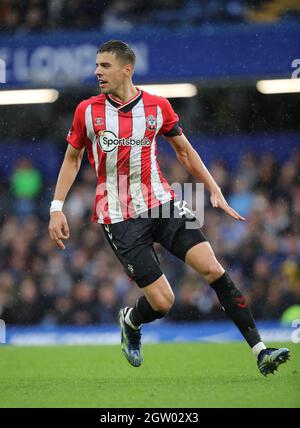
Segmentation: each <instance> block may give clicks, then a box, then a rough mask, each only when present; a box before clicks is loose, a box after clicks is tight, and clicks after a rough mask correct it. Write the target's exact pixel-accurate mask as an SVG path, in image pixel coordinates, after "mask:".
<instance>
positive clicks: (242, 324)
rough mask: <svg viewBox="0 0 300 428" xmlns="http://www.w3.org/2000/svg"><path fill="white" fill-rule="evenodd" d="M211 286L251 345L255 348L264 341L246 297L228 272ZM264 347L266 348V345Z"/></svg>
mask: <svg viewBox="0 0 300 428" xmlns="http://www.w3.org/2000/svg"><path fill="white" fill-rule="evenodd" d="M210 286H211V287H212V288H213V289H214V290H215V292H216V294H217V296H218V299H219V301H220V303H221V305H222V306H223V308H224V310H225V312H226V314H227V315H228V316H229V318H231V319H232V321H233V322H234V323H235V325H236V326H237V327H238V329H239V330H240V332H241V333H242V335H243V336H244V338H245V340H246V341H247V343H248V344H249V346H250V347H251V348H253V347H254V346H255V345H258V344H259V343H262V341H261V337H260V334H259V332H258V330H257V328H256V325H255V322H254V319H253V316H252V314H251V312H250V309H249V308H248V305H247V303H246V301H245V298H244V296H243V294H242V293H241V291H240V290H239V289H238V288H237V287H236V286H235V284H234V282H233V281H232V279H231V278H230V276H229V275H228V273H227V272H225V273H224V274H223V275H222V276H221V277H220V278H218V279H217V280H216V281H214V282H212V283H211V284H210ZM262 345H263V344H262ZM263 347H264V348H265V346H264V345H263Z"/></svg>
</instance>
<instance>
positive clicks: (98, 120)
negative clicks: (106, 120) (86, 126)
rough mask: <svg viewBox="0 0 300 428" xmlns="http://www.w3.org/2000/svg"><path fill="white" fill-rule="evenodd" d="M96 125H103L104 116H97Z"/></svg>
mask: <svg viewBox="0 0 300 428" xmlns="http://www.w3.org/2000/svg"><path fill="white" fill-rule="evenodd" d="M95 125H103V117H96V118H95Z"/></svg>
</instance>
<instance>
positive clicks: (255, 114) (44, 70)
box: [0, 0, 300, 326]
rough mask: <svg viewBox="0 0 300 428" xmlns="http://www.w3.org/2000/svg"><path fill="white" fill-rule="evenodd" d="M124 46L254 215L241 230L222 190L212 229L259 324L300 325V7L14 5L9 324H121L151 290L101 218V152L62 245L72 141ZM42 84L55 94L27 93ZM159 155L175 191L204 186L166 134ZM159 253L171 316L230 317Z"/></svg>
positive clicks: (56, 0)
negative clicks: (60, 194) (59, 202)
mask: <svg viewBox="0 0 300 428" xmlns="http://www.w3.org/2000/svg"><path fill="white" fill-rule="evenodd" d="M110 39H121V40H124V41H125V42H127V43H129V44H130V45H131V46H132V48H133V49H134V50H135V52H136V55H137V65H136V71H135V76H134V77H135V83H136V84H137V85H148V84H157V85H159V87H156V88H155V90H154V92H157V91H159V93H161V94H162V95H165V96H168V98H169V100H170V102H171V104H172V105H173V107H174V109H175V111H177V112H178V114H179V116H180V125H181V126H182V128H183V130H184V132H185V134H186V135H187V136H188V138H189V139H190V141H191V142H192V144H193V145H194V147H195V148H196V149H197V150H198V152H199V154H200V155H201V157H202V159H203V160H204V161H205V163H206V164H207V166H208V167H209V168H210V171H211V173H212V175H213V176H214V178H215V179H216V180H217V182H218V183H219V185H220V186H221V188H222V190H223V193H224V195H225V196H226V198H227V200H228V202H229V204H231V205H232V206H233V207H234V208H235V209H236V210H237V211H239V212H240V213H241V214H242V215H243V216H245V217H246V218H247V222H245V223H237V222H234V221H233V220H231V219H230V218H229V217H228V216H226V215H225V213H223V212H221V211H219V210H216V209H212V207H211V206H210V202H209V197H208V196H207V198H206V210H205V225H204V231H205V233H206V235H207V237H208V238H209V240H210V242H211V244H212V246H213V248H214V250H215V252H216V254H217V256H218V258H219V259H220V261H221V263H223V265H224V266H225V268H226V269H227V270H228V271H229V272H230V274H231V275H232V277H233V278H234V280H235V281H236V283H237V284H238V285H239V287H240V288H241V289H242V290H243V292H244V293H245V294H246V295H247V297H248V299H249V301H250V302H251V303H250V305H251V308H252V311H253V313H254V316H255V318H256V319H257V320H265V321H266V320H267V321H269V320H279V321H281V322H283V323H284V322H287V323H289V322H290V321H291V319H292V318H300V311H299V308H300V263H299V261H300V179H299V174H300V120H299V111H300V93H299V92H300V84H299V83H300V3H299V1H298V0H268V1H265V0H249V1H246V0H211V1H204V0H182V1H180V0H159V1H158V0H153V1H152V2H146V1H142V0H134V1H125V0H112V1H102V0H99V1H96V0H90V1H86V0H74V1H70V0H28V1H15V0H0V59H1V60H0V82H1V83H0V318H2V319H3V320H4V321H5V322H6V324H7V325H23V326H24V325H42V326H58V325H77V326H86V325H96V326H99V325H107V324H111V325H115V324H116V316H117V313H118V310H119V308H120V307H122V306H124V305H133V304H134V303H135V301H136V299H137V297H138V296H139V295H140V291H139V289H138V288H137V286H136V285H135V284H134V283H132V282H130V281H129V280H128V277H127V276H126V274H125V273H124V272H123V269H122V267H121V265H120V264H119V262H118V260H117V259H116V258H115V256H114V255H113V253H112V251H111V250H110V247H109V246H108V244H107V243H106V242H105V240H104V235H103V233H102V230H101V227H100V226H99V225H97V224H92V222H91V210H92V206H93V197H94V191H95V185H96V177H95V174H94V172H93V170H92V169H91V168H90V167H89V165H88V164H87V160H86V159H85V160H84V162H83V166H82V169H81V171H80V174H79V176H78V179H77V181H76V183H75V184H74V186H73V188H72V191H71V192H70V194H69V197H68V199H67V202H66V204H65V209H64V211H65V213H66V215H67V218H68V221H69V225H70V230H71V238H70V240H69V241H68V242H67V245H66V246H67V249H66V251H64V252H62V251H59V250H56V249H55V247H54V245H53V243H52V241H51V240H50V238H49V236H48V221H49V204H50V201H51V200H52V198H53V193H54V186H55V182H56V178H57V174H58V170H59V167H60V165H61V162H62V159H63V156H64V152H65V150H66V145H67V143H66V141H65V137H66V134H67V132H68V130H69V128H70V126H71V123H72V118H73V113H74V110H75V108H76V105H77V104H78V103H79V102H80V101H81V100H82V99H85V98H89V97H90V96H92V95H95V94H97V90H98V89H97V82H96V79H95V76H94V74H93V73H94V67H95V65H94V64H95V54H96V50H97V48H98V46H99V45H101V44H102V43H103V42H105V41H107V40H110ZM298 77H299V78H298ZM183 83H184V84H189V85H188V86H187V87H185V88H184V89H183V91H181V87H180V86H178V84H183ZM165 84H172V86H171V87H166V86H165ZM33 89H34V90H37V89H38V90H41V89H43V90H44V91H43V92H26V93H25V95H24V93H20V92H18V93H17V94H16V93H14V92H12V91H13V90H15V91H16V90H18V91H19V90H27V91H30V90H33ZM167 89H168V90H169V92H168V93H166V92H165V91H166V90H167ZM158 150H159V152H160V154H159V156H160V162H161V166H162V169H163V171H164V173H165V174H166V177H167V178H168V180H169V182H170V183H174V182H179V183H184V182H192V181H193V179H192V177H190V176H189V174H188V173H187V172H186V171H185V170H184V169H183V168H182V167H181V166H180V164H179V163H178V161H177V159H176V158H175V156H174V154H173V152H172V150H171V149H170V147H168V145H167V143H166V141H164V140H163V139H159V141H158ZM156 250H157V252H158V255H159V258H160V260H161V264H162V268H163V270H164V272H165V274H166V276H167V278H168V279H169V281H170V283H171V285H172V287H173V289H174V292H175V295H176V303H175V305H174V307H173V309H172V310H171V312H170V313H169V314H168V316H167V319H166V321H163V322H170V323H174V324H175V323H177V322H179V321H181V322H196V321H206V322H211V323H216V321H224V320H226V316H225V315H224V313H223V311H222V310H221V309H220V306H219V304H218V302H217V300H216V299H215V297H214V294H213V293H212V291H211V289H210V288H209V287H208V286H207V285H206V284H205V283H204V282H203V281H202V280H201V278H200V277H199V276H198V275H197V274H196V273H195V272H193V271H192V270H191V269H190V268H188V267H187V266H185V265H184V264H183V263H182V262H181V261H179V260H177V259H175V258H174V257H173V256H171V255H170V254H168V253H167V252H165V251H164V250H163V249H162V248H160V247H156ZM291 313H292V314H293V315H292V316H291ZM291 317H292V318H291ZM214 325H215V324H214Z"/></svg>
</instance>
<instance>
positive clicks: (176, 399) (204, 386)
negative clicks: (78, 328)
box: [0, 343, 300, 408]
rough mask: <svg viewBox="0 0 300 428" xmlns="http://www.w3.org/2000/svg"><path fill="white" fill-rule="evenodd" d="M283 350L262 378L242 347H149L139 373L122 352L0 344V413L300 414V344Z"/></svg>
mask: <svg viewBox="0 0 300 428" xmlns="http://www.w3.org/2000/svg"><path fill="white" fill-rule="evenodd" d="M274 345H275V346H276V344H272V346H274ZM278 346H279V344H277V347H278ZM280 346H281V347H282V346H288V347H289V348H290V349H291V351H292V358H291V360H290V361H289V362H287V363H286V364H283V365H282V366H280V368H279V370H278V372H277V373H276V375H274V376H272V375H269V376H268V377H266V378H265V377H263V376H262V375H261V374H260V373H259V371H258V369H257V367H256V361H255V359H254V357H253V356H252V353H251V351H250V350H249V348H248V347H247V345H246V344H244V343H231V344H203V343H180V344H179V343H178V344H155V345H145V346H144V362H143V365H142V366H141V367H139V368H134V367H131V366H130V365H129V364H128V363H127V361H126V360H125V358H124V357H123V355H122V354H121V350H120V346H106V345H105V346H49V347H17V346H7V345H2V346H1V347H0V373H1V387H0V407H97V408H103V407H109V408H115V407H128V408H130V407H146V408H163V407H172V408H176V407H177V408H178V407H190V408H191V407H196V408H202V407H300V344H298V345H296V344H292V345H291V344H285V345H284V344H280Z"/></svg>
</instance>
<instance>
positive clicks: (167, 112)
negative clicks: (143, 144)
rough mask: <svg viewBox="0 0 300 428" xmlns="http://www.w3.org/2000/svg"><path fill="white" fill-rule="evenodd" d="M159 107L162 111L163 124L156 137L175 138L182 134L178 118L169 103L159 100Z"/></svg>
mask: <svg viewBox="0 0 300 428" xmlns="http://www.w3.org/2000/svg"><path fill="white" fill-rule="evenodd" d="M161 101H162V102H161V104H160V107H161V109H162V116H163V124H162V127H161V128H160V130H159V132H158V135H165V136H167V137H175V136H176V135H181V134H182V129H181V128H180V126H179V125H178V121H179V117H178V115H177V114H176V113H175V111H174V110H173V107H172V106H171V104H170V102H169V101H168V100H167V99H166V98H161Z"/></svg>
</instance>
